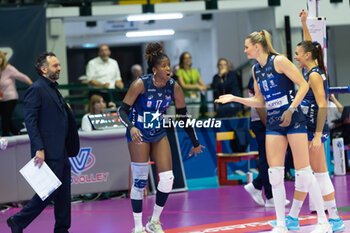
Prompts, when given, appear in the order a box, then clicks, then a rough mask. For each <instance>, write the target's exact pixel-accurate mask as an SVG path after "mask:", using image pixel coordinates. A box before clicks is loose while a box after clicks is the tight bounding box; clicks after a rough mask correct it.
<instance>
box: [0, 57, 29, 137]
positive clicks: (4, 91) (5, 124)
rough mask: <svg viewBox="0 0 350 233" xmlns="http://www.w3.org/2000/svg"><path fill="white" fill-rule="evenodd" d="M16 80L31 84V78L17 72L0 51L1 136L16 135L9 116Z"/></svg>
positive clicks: (10, 114) (15, 96)
mask: <svg viewBox="0 0 350 233" xmlns="http://www.w3.org/2000/svg"><path fill="white" fill-rule="evenodd" d="M16 80H19V81H21V82H24V83H27V84H28V85H31V84H32V80H31V79H30V78H29V77H28V76H27V75H25V74H23V73H21V72H19V71H18V70H17V69H16V68H15V67H14V66H12V65H11V64H8V63H7V60H6V57H5V54H4V53H3V52H1V51H0V115H1V126H2V136H10V133H12V135H18V133H19V132H18V130H17V129H16V128H15V126H14V124H13V122H12V120H11V117H12V114H13V111H14V110H15V107H16V104H17V99H18V93H17V90H16Z"/></svg>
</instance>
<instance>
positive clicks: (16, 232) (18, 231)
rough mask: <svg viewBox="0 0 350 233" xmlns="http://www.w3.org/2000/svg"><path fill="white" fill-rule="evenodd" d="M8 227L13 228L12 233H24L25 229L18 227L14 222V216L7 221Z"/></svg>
mask: <svg viewBox="0 0 350 233" xmlns="http://www.w3.org/2000/svg"><path fill="white" fill-rule="evenodd" d="M7 225H8V226H9V227H10V228H11V232H12V233H23V228H22V227H20V226H18V225H17V223H16V222H15V221H14V220H13V216H12V217H9V218H8V219H7Z"/></svg>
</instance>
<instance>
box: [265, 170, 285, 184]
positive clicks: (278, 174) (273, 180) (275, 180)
mask: <svg viewBox="0 0 350 233" xmlns="http://www.w3.org/2000/svg"><path fill="white" fill-rule="evenodd" d="M268 171H269V181H270V184H271V186H272V187H276V186H278V185H280V184H283V181H284V167H270V168H269V170H268Z"/></svg>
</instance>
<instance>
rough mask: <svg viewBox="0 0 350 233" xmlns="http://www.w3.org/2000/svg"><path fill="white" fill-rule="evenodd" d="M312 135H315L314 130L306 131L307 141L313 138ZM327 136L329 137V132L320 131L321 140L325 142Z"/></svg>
mask: <svg viewBox="0 0 350 233" xmlns="http://www.w3.org/2000/svg"><path fill="white" fill-rule="evenodd" d="M314 137H315V132H314V131H307V140H308V141H309V142H311V141H312V139H314ZM328 137H329V134H328V133H327V132H322V136H321V142H322V143H325V141H327V139H328Z"/></svg>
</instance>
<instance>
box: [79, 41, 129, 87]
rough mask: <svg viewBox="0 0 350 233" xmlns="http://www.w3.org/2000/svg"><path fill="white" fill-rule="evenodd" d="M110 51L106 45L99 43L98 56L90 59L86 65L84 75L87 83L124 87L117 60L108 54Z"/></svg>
mask: <svg viewBox="0 0 350 233" xmlns="http://www.w3.org/2000/svg"><path fill="white" fill-rule="evenodd" d="M110 55H111V51H110V50H109V47H108V46H107V45H101V46H100V48H99V51H98V57H95V58H94V59H92V60H90V61H89V63H88V65H87V67H86V76H87V79H88V81H89V85H91V86H95V87H102V88H109V89H113V88H115V87H117V88H119V89H123V88H124V84H123V82H122V78H121V76H120V70H119V65H118V62H117V61H116V60H114V59H112V58H110V57H109V56H110Z"/></svg>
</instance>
